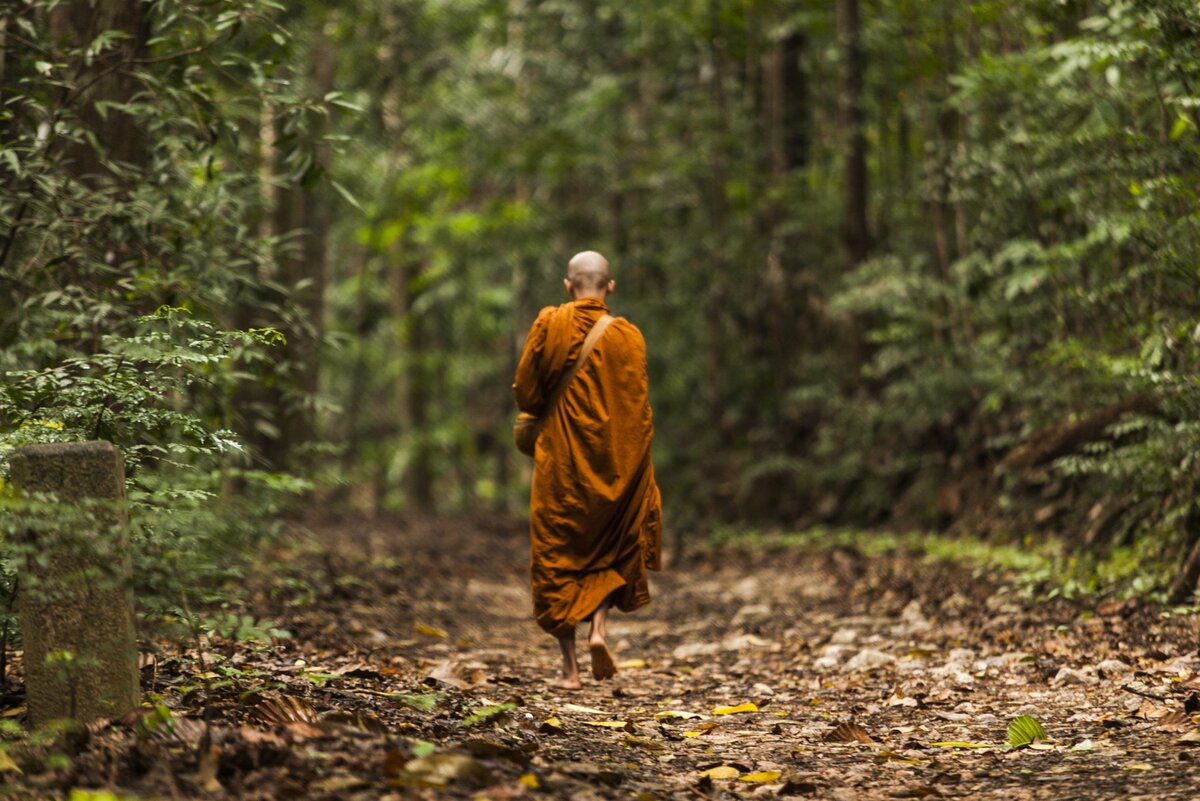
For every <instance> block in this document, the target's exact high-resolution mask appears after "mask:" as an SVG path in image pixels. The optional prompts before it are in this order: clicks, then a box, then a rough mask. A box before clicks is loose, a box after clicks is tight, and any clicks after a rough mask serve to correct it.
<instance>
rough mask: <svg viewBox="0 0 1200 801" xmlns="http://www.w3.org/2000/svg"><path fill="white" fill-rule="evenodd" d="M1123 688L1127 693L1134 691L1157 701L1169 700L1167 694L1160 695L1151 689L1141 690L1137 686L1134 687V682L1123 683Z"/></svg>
mask: <svg viewBox="0 0 1200 801" xmlns="http://www.w3.org/2000/svg"><path fill="white" fill-rule="evenodd" d="M1121 689H1122V690H1124V691H1125V692H1127V693H1133V694H1134V695H1140V696H1142V697H1143V698H1151V699H1153V700H1155V701H1166V700H1167V696H1165V695H1159V694H1158V693H1152V692H1150V691H1149V690H1139V689H1138V688H1137V687H1134V686H1133V685H1132V684H1123V685H1121Z"/></svg>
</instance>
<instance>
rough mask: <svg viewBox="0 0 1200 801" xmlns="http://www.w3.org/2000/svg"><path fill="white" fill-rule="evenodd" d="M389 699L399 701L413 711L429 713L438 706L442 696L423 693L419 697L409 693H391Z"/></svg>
mask: <svg viewBox="0 0 1200 801" xmlns="http://www.w3.org/2000/svg"><path fill="white" fill-rule="evenodd" d="M387 697H388V698H390V699H392V700H393V701H399V702H400V703H402V704H404V705H405V706H407V707H410V708H412V709H416V710H419V711H421V712H428V711H430V710H431V709H433V708H434V707H435V706H437V702H438V701H439V700H441V697H442V696H441V695H439V694H438V693H421V694H417V695H412V694H408V693H390V694H389V695H388V696H387Z"/></svg>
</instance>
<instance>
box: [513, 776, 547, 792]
mask: <svg viewBox="0 0 1200 801" xmlns="http://www.w3.org/2000/svg"><path fill="white" fill-rule="evenodd" d="M517 784H521V785H524V786H525V787H528V788H529V789H530V790H537V789H539V788H540V787H541V786H542V783H541V782H540V781H538V777H537V774H536V773H526V774H525V775H523V776H522V777H521V778H519V779H517Z"/></svg>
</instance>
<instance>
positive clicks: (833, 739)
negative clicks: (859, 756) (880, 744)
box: [825, 721, 875, 743]
mask: <svg viewBox="0 0 1200 801" xmlns="http://www.w3.org/2000/svg"><path fill="white" fill-rule="evenodd" d="M825 742H827V743H873V742H875V741H874V740H873V739H871V735H869V734H867V730H866V729H864V728H863V727H862V726H859V725H858V724H857V723H851V722H850V721H846V722H844V723H839V724H838V726H837V728H835V729H833V730H832V731H830V732H829V733H828V734H826V735H825Z"/></svg>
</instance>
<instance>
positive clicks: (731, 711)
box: [712, 704, 758, 715]
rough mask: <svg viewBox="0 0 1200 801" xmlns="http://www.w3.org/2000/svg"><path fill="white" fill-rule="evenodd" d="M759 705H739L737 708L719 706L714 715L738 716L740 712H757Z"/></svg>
mask: <svg viewBox="0 0 1200 801" xmlns="http://www.w3.org/2000/svg"><path fill="white" fill-rule="evenodd" d="M757 711H758V705H757V704H738V705H737V706H719V707H717V708H716V709H714V710H713V711H712V713H713V714H714V715H736V714H738V713H739V712H757Z"/></svg>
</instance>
